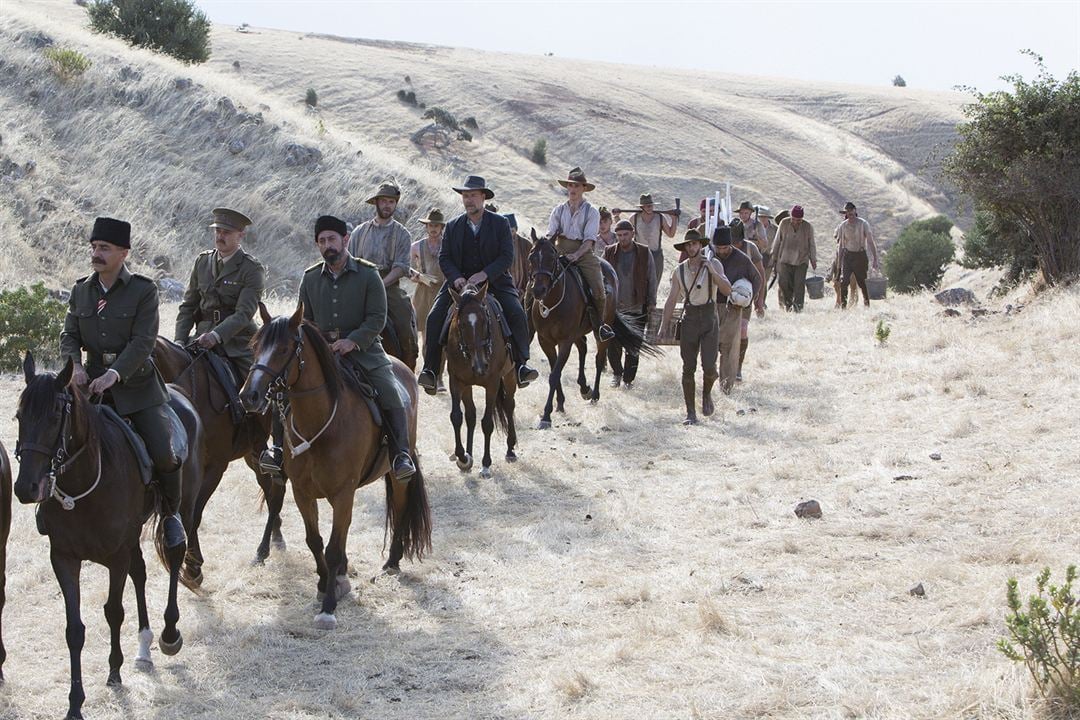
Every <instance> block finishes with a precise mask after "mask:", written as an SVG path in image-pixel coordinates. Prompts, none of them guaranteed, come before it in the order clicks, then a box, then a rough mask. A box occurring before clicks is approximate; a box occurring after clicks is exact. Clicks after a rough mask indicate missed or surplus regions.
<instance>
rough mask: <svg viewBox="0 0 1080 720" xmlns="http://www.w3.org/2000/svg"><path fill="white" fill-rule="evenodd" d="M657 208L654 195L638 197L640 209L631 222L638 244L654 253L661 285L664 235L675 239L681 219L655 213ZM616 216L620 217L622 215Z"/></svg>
mask: <svg viewBox="0 0 1080 720" xmlns="http://www.w3.org/2000/svg"><path fill="white" fill-rule="evenodd" d="M655 208H656V203H654V202H653V198H652V193H644V194H642V195H641V196H639V197H638V209H637V211H636V212H634V214H633V217H632V218H631V220H630V222H631V223H633V225H634V237H635V238H637V240H636V242H639V243H641V244H642V245H644V246H645V247H647V248H649V252H651V253H652V256H653V268H654V269H655V273H656V283H657V285H659V284H660V278H661V276H662V275H663V274H664V235H667V236H668V237H669V238H673V237H675V228H676V227H677V226H678V224H679V218H678V216H669V215H667V214H664V213H658V212H655ZM615 214H616V216H619V215H621V214H622V213H620V212H616V213H615Z"/></svg>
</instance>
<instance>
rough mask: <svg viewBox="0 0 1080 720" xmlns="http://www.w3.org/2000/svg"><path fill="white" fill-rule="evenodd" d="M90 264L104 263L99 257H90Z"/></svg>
mask: <svg viewBox="0 0 1080 720" xmlns="http://www.w3.org/2000/svg"><path fill="white" fill-rule="evenodd" d="M90 264H91V265H104V264H105V261H104V260H103V259H101V258H99V257H94V258H90Z"/></svg>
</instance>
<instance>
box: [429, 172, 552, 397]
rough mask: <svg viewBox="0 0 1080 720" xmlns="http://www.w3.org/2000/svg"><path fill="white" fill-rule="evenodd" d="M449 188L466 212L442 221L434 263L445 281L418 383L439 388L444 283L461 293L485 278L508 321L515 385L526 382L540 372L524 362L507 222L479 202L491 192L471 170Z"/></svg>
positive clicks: (524, 329)
mask: <svg viewBox="0 0 1080 720" xmlns="http://www.w3.org/2000/svg"><path fill="white" fill-rule="evenodd" d="M454 191H455V192H457V193H459V194H460V195H461V203H462V205H463V206H464V208H465V212H464V213H462V214H461V215H458V216H457V217H455V218H454V219H452V220H451V221H450V222H449V223H447V225H446V234H445V235H444V236H443V244H442V252H441V254H440V255H439V266H440V267H442V271H443V275H445V276H446V282H445V283H444V284H443V287H442V290H440V291H439V295H438V297H436V298H435V304H434V305H433V306H432V308H431V313H430V314H429V315H428V320H427V327H426V328H425V331H424V369H423V370H421V371H420V376H419V378H417V382H418V383H419V384H420V387H422V388H424V391H425V392H427V393H428V394H429V395H434V394H435V393H436V392H437V391H438V390H437V388H438V386H439V375H440V373H441V367H442V333H443V327H444V326H445V325H446V316H447V314H448V313H449V311H450V303H451V302H452V300H451V298H450V290H449V288H451V287H453V288H454V289H455V290H457V291H459V292H460V291H461V290H462V288H464V287H465V285H466V284H468V285H479V284H480V283H484V282H486V283H487V285H488V292H489V293H490V294H492V295H494V296H495V298H496V299H497V300H498V301H499V305H501V306H502V310H503V314H504V315H505V316H506V321H507V324H509V325H510V334H511V336H512V338H511V340H512V342H511V346H512V347H511V349H512V350H513V355H514V362H515V363H516V365H517V382H518V387H525V386H526V385H528V384H529V383H530V382H532V381H533V380H535V379H536V378H538V377H539V373H537V372H536V370H534V369H533V368H531V367H529V365H528V360H529V327H528V324H527V322H526V320H525V311H524V310H523V309H522V307H521V300H520V299H519V298H518V292H517V288H515V287H514V281H513V278H511V277H510V264H511V263H512V262H513V260H514V241H513V238H512V237H511V234H510V223H509V222H508V221H507V219H506V218H504V217H503V216H502V215H499V214H497V213H494V212H491V211H490V210H487V209H485V208H484V201H485V200H490V199H491V198H493V197H495V191H493V190H492V189H491V188H489V187H488V186H487V183H486V182H485V181H484V178H482V177H480V176H478V175H470V176H469V177H468V178H466V179H465V182H464V184H463V185H462V186H461V187H455V188H454Z"/></svg>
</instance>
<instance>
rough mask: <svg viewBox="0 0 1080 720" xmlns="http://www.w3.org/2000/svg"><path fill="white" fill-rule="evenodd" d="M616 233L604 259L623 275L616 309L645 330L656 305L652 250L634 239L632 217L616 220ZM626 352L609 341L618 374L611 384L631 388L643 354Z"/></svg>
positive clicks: (620, 277)
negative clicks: (630, 219)
mask: <svg viewBox="0 0 1080 720" xmlns="http://www.w3.org/2000/svg"><path fill="white" fill-rule="evenodd" d="M615 237H616V239H617V240H616V243H615V244H614V245H611V246H609V247H607V248H606V249H605V250H604V259H605V260H607V261H608V264H609V265H611V267H613V268H614V269H615V276H616V277H617V278H618V279H619V283H618V297H616V298H615V301H616V302H615V309H616V310H618V311H619V312H621V313H622V314H623V315H625V316H626V320H627V322H628V323H629V324H630V325H632V326H634V327H636V328H637V329H638V330H640V331H641V333H642V334H644V333H645V325H646V323H647V322H648V320H649V313H650V312H652V310H653V308H654V307H656V285H657V283H656V273H655V272H654V271H653V257H652V253H650V252H649V248H647V247H645V246H644V245H642V244H641V243H637V242H634V224H633V223H631V222H630V221H629V220H620V221H619V222H618V223H616V225H615ZM623 355H624V353H623V348H622V346H620V345H619V344H618V343H611V344H610V345H608V348H607V357H608V362H610V363H611V372H612V373H613V374H614V377H612V379H611V386H612V387H619V385H620V384H622V385H625V387H626V388H628V389H629V388H630V387H631V386H632V385H633V382H634V379H635V378H636V377H637V370H638V360H639V356H638V355H636V354H632V353H625V358H624V357H623Z"/></svg>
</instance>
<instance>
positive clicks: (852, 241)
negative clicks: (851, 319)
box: [836, 202, 878, 307]
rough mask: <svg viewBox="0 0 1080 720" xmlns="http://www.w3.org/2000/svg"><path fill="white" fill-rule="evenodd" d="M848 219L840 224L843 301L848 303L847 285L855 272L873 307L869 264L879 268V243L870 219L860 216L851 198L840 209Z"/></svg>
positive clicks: (865, 295) (864, 302)
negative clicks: (868, 275) (867, 283)
mask: <svg viewBox="0 0 1080 720" xmlns="http://www.w3.org/2000/svg"><path fill="white" fill-rule="evenodd" d="M840 212H841V213H842V214H843V216H844V221H843V222H842V223H840V225H838V226H837V228H836V236H837V238H838V239H839V242H840V247H839V248H838V251H839V252H840V304H841V306H842V307H847V289H848V283H849V282H850V281H851V276H852V275H854V276H855V282H856V283H857V284H858V286H859V290H861V291H862V296H863V304H864V305H866V307H870V291H869V290H867V289H866V274H867V267H868V266H869V267H872V268H873V269H874V270H877V269H878V252H877V245H875V244H874V233H873V232H871V231H870V223H868V222H866V221H865V220H863V219H862V218H861V217H859V213H858V210H857V209H856V207H855V203H853V202H848V203H846V204H845V205H844V209H843V210H841V211H840Z"/></svg>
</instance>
